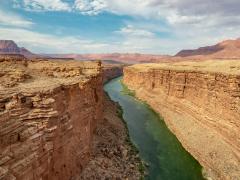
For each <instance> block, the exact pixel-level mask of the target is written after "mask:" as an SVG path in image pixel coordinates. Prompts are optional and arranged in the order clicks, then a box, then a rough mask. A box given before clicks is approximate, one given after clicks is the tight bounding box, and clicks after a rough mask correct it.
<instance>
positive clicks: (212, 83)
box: [124, 61, 240, 179]
mask: <svg viewBox="0 0 240 180" xmlns="http://www.w3.org/2000/svg"><path fill="white" fill-rule="evenodd" d="M124 83H125V84H126V85H127V86H128V87H129V88H130V89H133V90H136V95H137V97H139V98H140V99H142V100H145V101H147V102H148V103H149V104H150V105H151V106H152V107H153V108H154V109H155V110H156V111H157V112H159V113H160V114H161V115H162V116H163V117H164V119H165V121H166V123H167V125H168V126H169V128H170V129H171V130H172V131H173V132H174V133H175V134H176V136H177V137H178V139H179V140H180V141H181V142H182V144H183V146H184V147H185V148H186V149H187V150H188V151H189V152H190V153H191V154H192V155H193V156H194V157H195V158H196V159H197V160H198V161H199V162H200V163H201V164H202V165H203V166H204V167H205V169H206V170H207V173H208V174H209V175H210V176H212V177H214V178H216V179H234V178H235V179H237V177H239V176H240V160H239V159H240V135H239V132H240V121H239V119H240V62H239V61H231V62H224V61H223V62H210V61H208V62H202V63H191V62H188V63H175V64H172V65H168V64H157V65H154V64H145V65H135V66H130V67H127V68H125V69H124Z"/></svg>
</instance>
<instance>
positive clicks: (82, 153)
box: [0, 60, 103, 179]
mask: <svg viewBox="0 0 240 180" xmlns="http://www.w3.org/2000/svg"><path fill="white" fill-rule="evenodd" d="M0 63H1V67H0V68H1V69H0V70H1V71H0V72H1V73H0V74H1V75H0V80H1V84H0V179H1V178H3V179H8V178H9V179H14V178H17V179H70V178H73V177H74V176H75V175H79V174H80V172H81V171H82V168H83V167H84V166H85V164H86V163H87V162H88V160H89V157H90V151H91V143H92V142H91V141H92V135H93V131H94V129H95V126H96V123H97V122H98V121H100V120H101V119H102V103H103V102H102V97H103V94H102V93H103V92H102V83H103V82H102V74H101V70H100V67H99V66H98V64H97V63H80V62H49V61H28V62H26V61H25V60H23V61H9V60H7V61H6V60H5V61H1V62H0Z"/></svg>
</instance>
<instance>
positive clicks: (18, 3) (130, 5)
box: [0, 0, 240, 54]
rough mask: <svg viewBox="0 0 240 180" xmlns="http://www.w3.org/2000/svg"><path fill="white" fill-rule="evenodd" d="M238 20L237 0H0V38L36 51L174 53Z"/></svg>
mask: <svg viewBox="0 0 240 180" xmlns="http://www.w3.org/2000/svg"><path fill="white" fill-rule="evenodd" d="M239 26H240V1H239V0H221V1H215V2H209V1H208V0H168V1H167V0H0V39H12V40H14V41H16V42H17V43H18V44H19V45H20V46H24V47H26V48H28V49H29V50H31V51H33V52H36V53H112V52H128V53H135V52H138V53H151V54H175V53H176V52H177V51H179V50H181V49H186V48H197V47H199V46H205V45H211V44H214V43H217V42H219V41H222V40H225V39H229V38H233V39H234V38H238V37H240V31H239Z"/></svg>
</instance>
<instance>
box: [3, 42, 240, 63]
mask: <svg viewBox="0 0 240 180" xmlns="http://www.w3.org/2000/svg"><path fill="white" fill-rule="evenodd" d="M0 54H21V55H24V56H25V57H26V58H56V59H57V58H59V59H77V60H96V59H99V60H105V61H106V62H110V61H114V62H115V63H117V62H122V63H136V62H137V63H145V62H162V61H169V60H172V61H180V60H185V59H187V60H189V59H200V60H201V59H240V39H236V40H226V41H223V42H221V43H218V44H216V45H213V46H206V47H200V48H198V49H193V50H182V51H180V52H179V53H177V54H176V55H175V56H168V55H152V54H139V53H110V54H41V55H40V54H34V53H32V52H30V51H29V50H27V49H25V48H24V47H18V45H17V44H16V43H15V42H14V41H12V40H0Z"/></svg>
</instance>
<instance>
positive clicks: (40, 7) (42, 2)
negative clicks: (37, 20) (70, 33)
mask: <svg viewBox="0 0 240 180" xmlns="http://www.w3.org/2000/svg"><path fill="white" fill-rule="evenodd" d="M15 4H17V6H22V7H24V8H25V9H26V10H29V11H70V10H71V7H70V6H69V4H68V3H66V2H63V1H62V0H23V1H22V3H20V2H17V1H15Z"/></svg>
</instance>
